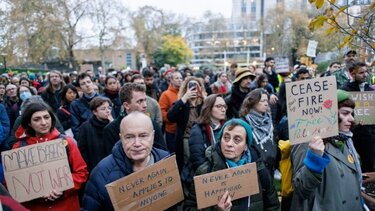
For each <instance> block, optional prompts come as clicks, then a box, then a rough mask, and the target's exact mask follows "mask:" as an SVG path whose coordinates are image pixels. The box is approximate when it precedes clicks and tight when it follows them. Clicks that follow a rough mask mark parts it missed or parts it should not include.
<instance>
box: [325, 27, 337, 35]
mask: <svg viewBox="0 0 375 211" xmlns="http://www.w3.org/2000/svg"><path fill="white" fill-rule="evenodd" d="M336 31H337V26H333V27H331V28H329V29H327V30H326V34H327V35H330V34H332V33H334V32H336Z"/></svg>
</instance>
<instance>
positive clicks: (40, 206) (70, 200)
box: [13, 128, 88, 211]
mask: <svg viewBox="0 0 375 211" xmlns="http://www.w3.org/2000/svg"><path fill="white" fill-rule="evenodd" d="M17 132H18V133H16V138H17V142H16V143H15V144H14V145H13V149H16V148H19V147H21V140H25V141H26V142H27V145H32V144H36V143H42V142H46V141H51V140H55V139H58V138H59V136H60V132H59V131H58V130H57V129H56V128H54V129H53V130H52V131H51V132H50V133H49V134H47V135H44V136H42V137H35V136H31V135H29V134H25V133H24V130H18V131H17ZM65 138H66V140H67V141H68V147H69V154H68V161H69V165H70V168H71V172H72V177H73V182H74V187H73V188H72V189H69V190H66V191H64V192H63V195H62V196H61V197H60V198H59V199H57V200H56V201H47V202H46V201H45V200H44V199H42V198H38V199H34V200H32V201H28V202H24V203H22V205H23V206H25V207H26V208H28V209H30V210H33V211H34V210H40V211H45V210H47V209H51V210H54V211H55V210H56V211H59V210H61V211H65V210H72V211H73V210H80V206H79V199H78V190H79V189H80V187H81V185H82V184H83V183H85V182H86V180H87V178H88V171H87V166H86V163H85V161H84V160H83V158H82V156H81V153H80V152H79V150H78V147H77V145H76V144H75V143H74V141H73V139H72V138H71V137H69V136H66V137H65Z"/></svg>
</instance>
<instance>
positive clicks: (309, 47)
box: [306, 40, 318, 57]
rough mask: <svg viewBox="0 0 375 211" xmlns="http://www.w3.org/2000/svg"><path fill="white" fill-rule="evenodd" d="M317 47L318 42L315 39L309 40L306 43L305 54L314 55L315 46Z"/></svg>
mask: <svg viewBox="0 0 375 211" xmlns="http://www.w3.org/2000/svg"><path fill="white" fill-rule="evenodd" d="M317 47H318V42H317V41H315V40H309V43H308V44H307V50H306V56H308V57H316V48H317Z"/></svg>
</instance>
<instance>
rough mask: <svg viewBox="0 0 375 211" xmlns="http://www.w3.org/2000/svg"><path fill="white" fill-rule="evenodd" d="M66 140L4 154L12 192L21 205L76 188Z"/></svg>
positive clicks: (4, 166) (8, 183)
mask: <svg viewBox="0 0 375 211" xmlns="http://www.w3.org/2000/svg"><path fill="white" fill-rule="evenodd" d="M66 144H67V142H66V140H63V139H56V140H52V141H47V142H44V143H40V144H32V145H28V146H25V147H21V148H18V149H13V150H9V151H4V152H2V153H1V158H2V161H3V168H4V176H5V181H6V183H7V186H8V191H9V193H10V194H11V195H12V197H13V198H14V199H16V200H17V201H18V202H25V201H30V200H32V199H36V198H40V197H42V196H45V195H47V194H49V193H50V192H51V191H52V190H54V189H55V190H58V191H64V190H68V189H70V188H73V187H74V183H73V179H72V174H71V172H70V167H69V163H68V159H67V154H66V149H65V145H66Z"/></svg>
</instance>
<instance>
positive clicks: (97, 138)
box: [77, 96, 113, 172]
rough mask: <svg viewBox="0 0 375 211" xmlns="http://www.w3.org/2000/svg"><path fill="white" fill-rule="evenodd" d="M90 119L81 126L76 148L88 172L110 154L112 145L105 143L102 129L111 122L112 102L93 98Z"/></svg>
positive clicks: (103, 98) (101, 98)
mask: <svg viewBox="0 0 375 211" xmlns="http://www.w3.org/2000/svg"><path fill="white" fill-rule="evenodd" d="M90 109H91V112H92V114H93V115H92V117H91V118H90V119H89V120H88V121H86V122H85V123H83V124H82V126H81V127H80V129H79V133H78V138H77V142H78V148H79V150H80V151H81V154H82V157H83V159H84V160H85V161H86V163H87V169H88V170H89V172H91V170H92V169H93V168H94V167H95V166H96V164H98V163H99V161H100V160H102V159H103V158H105V157H106V156H107V155H109V154H111V150H112V147H113V145H112V144H110V143H106V142H104V141H103V140H106V139H105V138H104V136H103V130H104V127H105V126H107V125H108V123H110V122H111V121H112V120H113V119H112V120H111V121H110V120H109V119H110V118H111V112H112V102H111V100H110V99H108V98H106V97H102V96H98V97H95V98H94V99H93V100H92V101H91V102H90Z"/></svg>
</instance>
